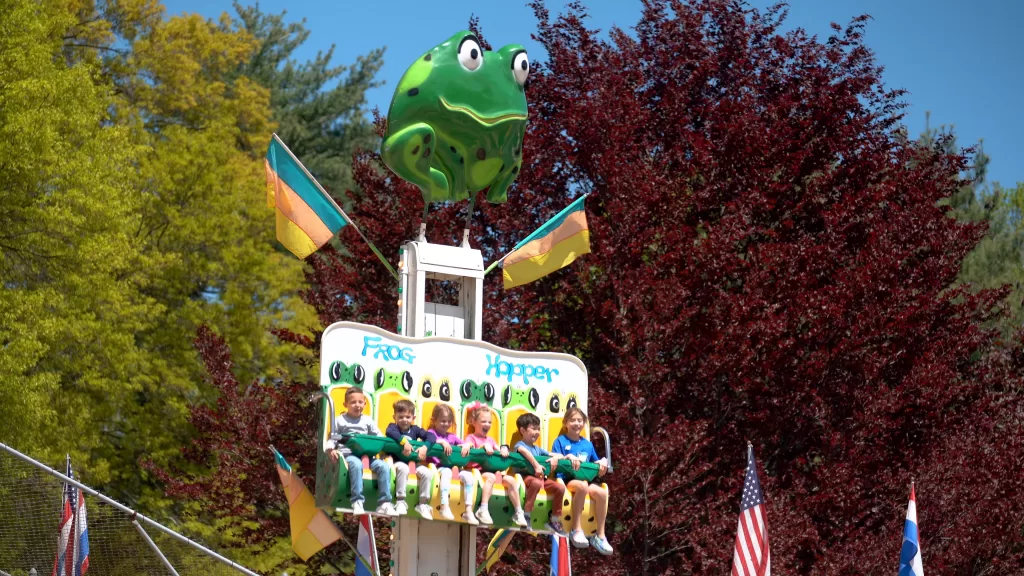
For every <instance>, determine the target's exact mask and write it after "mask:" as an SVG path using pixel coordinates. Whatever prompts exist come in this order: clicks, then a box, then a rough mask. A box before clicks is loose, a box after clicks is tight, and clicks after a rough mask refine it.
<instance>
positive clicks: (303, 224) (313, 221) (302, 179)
mask: <svg viewBox="0 0 1024 576" xmlns="http://www.w3.org/2000/svg"><path fill="white" fill-rule="evenodd" d="M263 163H264V167H265V168H266V173H267V206H268V207H270V208H274V209H275V211H276V212H277V239H278V241H279V242H281V244H283V245H284V247H285V248H287V249H288V251H289V252H291V253H292V254H295V255H296V256H298V257H299V258H306V257H307V256H309V255H310V254H312V253H313V252H316V251H317V250H319V249H320V248H321V247H323V245H324V244H327V242H329V241H330V240H331V238H333V237H334V235H335V234H337V233H338V231H339V230H341V229H342V228H344V227H345V225H346V224H349V223H350V220H349V219H348V216H347V215H346V214H345V212H344V211H343V210H342V209H341V208H340V207H339V206H338V205H337V203H335V202H334V200H333V199H332V198H331V197H330V196H328V195H327V192H325V191H324V189H323V188H321V187H320V184H319V183H317V181H316V180H315V179H314V178H313V176H312V175H310V173H309V171H307V170H306V168H305V166H303V165H302V163H301V162H299V159H298V158H296V157H295V155H294V154H292V152H291V150H289V149H288V147H287V146H285V145H284V142H281V139H280V138H278V137H277V134H274V136H273V137H272V138H271V140H270V146H269V147H268V148H267V156H266V158H265V159H264V161H263Z"/></svg>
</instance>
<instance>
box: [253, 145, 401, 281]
mask: <svg viewBox="0 0 1024 576" xmlns="http://www.w3.org/2000/svg"><path fill="white" fill-rule="evenodd" d="M273 138H274V140H277V143H278V144H280V145H281V146H282V147H283V148H284V149H285V151H286V152H288V154H289V155H291V157H292V158H294V159H295V163H296V164H298V165H299V168H302V171H303V172H305V173H306V176H308V177H309V179H310V180H312V181H313V184H316V187H317V188H318V189H319V190H320V193H321V194H323V196H324V198H326V199H327V201H328V202H330V203H331V205H332V206H334V208H335V209H336V210H337V211H338V213H340V214H341V217H342V218H344V219H345V222H348V223H349V225H350V226H352V228H354V229H355V231H356V233H357V234H359V237H360V238H362V239H363V242H366V245H367V246H369V247H370V250H372V251H373V253H374V254H376V255H377V258H378V259H379V260H380V261H381V263H383V264H384V266H385V267H387V269H388V272H391V275H392V276H394V277H395V280H398V272H395V269H394V268H393V267H392V266H391V263H390V262H388V261H387V258H384V255H383V254H381V252H380V250H378V249H377V246H375V245H374V243H373V242H370V239H369V238H367V237H366V235H365V234H363V231H362V230H360V229H359V226H357V225H356V223H355V222H353V221H352V219H351V218H349V217H348V214H346V213H345V211H344V210H342V209H341V206H338V203H337V202H335V201H334V198H332V197H331V195H330V194H328V193H327V191H326V190H324V187H323V186H321V185H320V183H319V182H317V181H316V178H314V177H313V175H312V174H310V173H309V170H307V169H306V167H305V166H303V164H302V162H300V161H299V158H298V156H296V155H295V153H294V152H292V151H291V148H288V145H287V144H285V143H284V141H283V140H281V138H279V137H278V135H277V133H276V132H275V133H274V134H273Z"/></svg>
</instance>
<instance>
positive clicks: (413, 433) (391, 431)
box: [384, 398, 437, 518]
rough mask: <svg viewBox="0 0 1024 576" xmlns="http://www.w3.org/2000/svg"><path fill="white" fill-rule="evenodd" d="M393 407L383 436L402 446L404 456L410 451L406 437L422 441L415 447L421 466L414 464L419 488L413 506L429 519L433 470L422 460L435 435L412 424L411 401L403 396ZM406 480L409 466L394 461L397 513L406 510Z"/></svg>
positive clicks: (414, 408) (407, 507)
mask: <svg viewBox="0 0 1024 576" xmlns="http://www.w3.org/2000/svg"><path fill="white" fill-rule="evenodd" d="M394 409H395V422H394V423H393V424H388V428H387V430H385V431H384V435H385V436H387V437H388V438H391V439H392V440H394V441H395V442H398V443H399V444H401V445H402V455H403V456H405V457H409V456H411V455H412V452H413V450H412V444H411V443H410V442H409V441H410V440H419V441H421V442H424V443H425V444H424V445H423V446H420V447H419V449H417V450H416V459H417V460H419V461H420V463H421V464H422V466H417V467H416V478H417V479H418V480H419V487H420V503H419V504H418V505H417V506H416V511H417V512H419V513H420V515H421V516H423V517H424V518H433V510H432V509H431V507H430V486H431V483H430V481H431V480H432V479H433V472H432V471H431V470H430V468H428V467H427V465H426V461H427V450H429V449H430V447H431V446H433V445H434V443H435V442H436V441H437V437H436V436H434V433H433V432H430V431H429V430H424V429H423V428H420V427H419V426H417V425H415V424H413V421H414V420H416V405H415V404H413V403H412V401H411V400H406V399H405V398H403V399H401V400H399V401H398V402H395V406H394ZM408 482H409V465H408V464H407V463H405V462H395V498H396V500H397V503H396V504H395V511H396V512H397V513H398V515H399V516H405V515H406V514H408V513H409V505H408V504H406V502H405V490H406V485H407V484H408Z"/></svg>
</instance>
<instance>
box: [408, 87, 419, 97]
mask: <svg viewBox="0 0 1024 576" xmlns="http://www.w3.org/2000/svg"><path fill="white" fill-rule="evenodd" d="M419 93H420V89H419V88H409V91H408V92H406V94H408V95H409V96H410V97H411V96H415V95H417V94H419Z"/></svg>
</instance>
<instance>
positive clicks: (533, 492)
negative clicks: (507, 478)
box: [516, 414, 565, 536]
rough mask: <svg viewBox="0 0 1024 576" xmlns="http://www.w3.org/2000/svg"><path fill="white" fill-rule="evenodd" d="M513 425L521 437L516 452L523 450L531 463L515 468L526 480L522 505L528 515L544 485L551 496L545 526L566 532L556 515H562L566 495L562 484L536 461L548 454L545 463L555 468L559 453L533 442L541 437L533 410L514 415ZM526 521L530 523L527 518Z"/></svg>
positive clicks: (538, 420)
mask: <svg viewBox="0 0 1024 576" xmlns="http://www.w3.org/2000/svg"><path fill="white" fill-rule="evenodd" d="M516 428H518V429H519V435H520V436H522V437H523V439H522V440H520V441H519V442H517V443H516V452H519V453H520V454H522V455H523V457H524V458H526V461H527V462H528V463H529V465H530V468H520V469H517V470H516V472H517V473H519V474H522V475H523V483H524V484H526V503H525V504H524V505H523V508H525V509H526V514H527V515H529V514H530V513H531V512H533V505H534V504H536V502H537V494H538V493H539V492H540V489H541V488H543V489H544V491H545V492H547V494H548V499H551V500H552V504H551V517H550V518H548V521H547V523H546V524H544V527H545V528H547V529H548V530H551V531H552V532H554V533H556V534H558V535H559V536H565V531H564V530H562V523H561V522H560V521H559V517H560V516H561V515H562V498H563V497H564V496H565V486H563V485H562V484H560V483H558V482H555V481H554V480H551V479H547V478H544V469H543V468H541V466H540V464H539V463H538V462H537V458H547V459H548V463H550V464H551V469H552V470H554V469H555V466H556V465H557V464H558V459H559V455H558V454H552V453H550V452H548V451H547V450H545V449H543V448H541V447H540V446H537V445H536V443H537V439H538V438H540V418H538V417H537V415H536V414H523V415H522V416H520V417H519V418H517V419H516ZM527 523H529V521H528V520H527Z"/></svg>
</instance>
